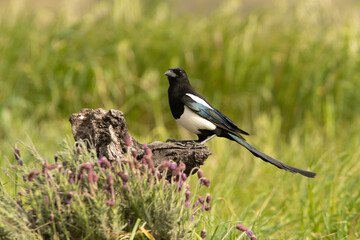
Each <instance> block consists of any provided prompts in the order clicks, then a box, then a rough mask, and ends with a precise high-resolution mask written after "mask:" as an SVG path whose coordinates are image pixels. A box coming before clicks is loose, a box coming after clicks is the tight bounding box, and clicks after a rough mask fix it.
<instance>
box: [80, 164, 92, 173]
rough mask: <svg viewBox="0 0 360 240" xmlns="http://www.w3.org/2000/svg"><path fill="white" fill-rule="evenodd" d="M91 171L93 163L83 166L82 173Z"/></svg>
mask: <svg viewBox="0 0 360 240" xmlns="http://www.w3.org/2000/svg"><path fill="white" fill-rule="evenodd" d="M90 169H92V165H91V163H90V162H85V163H83V164H81V167H80V172H82V173H83V172H84V171H85V170H86V171H89V170H90Z"/></svg>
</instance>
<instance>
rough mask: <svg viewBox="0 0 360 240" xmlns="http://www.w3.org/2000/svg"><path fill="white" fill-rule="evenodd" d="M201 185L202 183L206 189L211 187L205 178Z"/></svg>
mask: <svg viewBox="0 0 360 240" xmlns="http://www.w3.org/2000/svg"><path fill="white" fill-rule="evenodd" d="M201 183H202V185H205V186H206V187H210V180H209V179H207V178H205V177H204V178H203V179H202V180H201Z"/></svg>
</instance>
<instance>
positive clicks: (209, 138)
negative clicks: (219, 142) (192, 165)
mask: <svg viewBox="0 0 360 240" xmlns="http://www.w3.org/2000/svg"><path fill="white" fill-rule="evenodd" d="M214 137H216V134H213V135H211V136H210V137H208V138H206V139H205V140H203V141H201V142H200V144H205V143H206V142H207V141H210V140H211V139H213V138H214Z"/></svg>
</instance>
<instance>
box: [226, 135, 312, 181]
mask: <svg viewBox="0 0 360 240" xmlns="http://www.w3.org/2000/svg"><path fill="white" fill-rule="evenodd" d="M228 134H229V136H230V138H231V139H233V140H234V141H236V142H237V143H239V144H240V145H242V146H243V147H245V148H246V149H247V150H249V151H250V152H251V153H252V154H253V155H254V156H256V157H258V158H261V159H262V160H264V161H265V162H268V163H271V164H273V165H275V166H276V167H278V168H280V169H284V170H286V171H289V172H292V173H300V174H301V175H303V176H305V177H309V178H313V177H315V175H316V173H313V172H309V171H305V170H302V169H298V168H294V167H292V166H289V165H287V164H285V163H282V162H280V161H278V160H276V159H274V158H272V157H270V156H268V155H266V154H265V153H263V152H261V151H260V150H258V149H256V148H255V147H253V146H251V145H250V144H248V143H247V142H246V141H245V140H244V139H242V138H241V137H238V136H236V135H235V134H233V133H228Z"/></svg>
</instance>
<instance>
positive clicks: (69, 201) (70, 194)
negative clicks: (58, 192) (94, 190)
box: [65, 192, 74, 205]
mask: <svg viewBox="0 0 360 240" xmlns="http://www.w3.org/2000/svg"><path fill="white" fill-rule="evenodd" d="M73 197H74V193H73V192H69V193H68V194H67V198H66V201H65V202H66V204H67V205H71V200H72V199H73Z"/></svg>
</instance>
